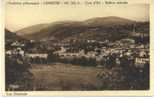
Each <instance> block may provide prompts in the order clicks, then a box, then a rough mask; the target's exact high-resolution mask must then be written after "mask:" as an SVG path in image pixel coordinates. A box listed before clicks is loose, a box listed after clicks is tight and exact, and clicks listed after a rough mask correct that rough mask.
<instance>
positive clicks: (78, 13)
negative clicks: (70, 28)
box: [5, 4, 149, 31]
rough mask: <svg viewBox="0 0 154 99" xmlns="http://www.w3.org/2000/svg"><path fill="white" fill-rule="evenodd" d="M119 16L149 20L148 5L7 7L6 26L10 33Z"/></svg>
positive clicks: (7, 5)
mask: <svg viewBox="0 0 154 99" xmlns="http://www.w3.org/2000/svg"><path fill="white" fill-rule="evenodd" d="M106 16H118V17H123V18H128V19H132V20H136V21H147V20H149V5H148V4H127V5H101V6H85V5H84V6H59V5H58V6H57V5H54V6H53V5H46V6H33V5H26V6H21V5H10V4H6V6H5V26H6V28H7V29H9V30H10V31H17V30H20V29H22V28H25V27H28V26H31V25H35V24H44V23H52V22H55V21H65V20H74V21H83V20H87V19H90V18H94V17H106Z"/></svg>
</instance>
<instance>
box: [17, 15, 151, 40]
mask: <svg viewBox="0 0 154 99" xmlns="http://www.w3.org/2000/svg"><path fill="white" fill-rule="evenodd" d="M134 24H136V26H140V27H139V29H138V31H141V32H142V30H145V31H144V32H148V29H149V27H148V22H147V23H143V22H136V21H133V20H129V19H125V18H120V17H115V16H110V17H97V18H92V19H88V20H85V21H63V22H54V23H50V24H39V25H34V26H31V27H27V28H24V29H21V30H19V31H17V34H18V35H20V36H22V37H23V38H26V39H33V40H42V39H43V40H50V39H55V40H59V41H67V40H70V39H77V40H80V39H95V40H104V39H109V40H117V39H121V38H123V37H128V36H129V33H130V32H132V31H133V26H134ZM142 24H144V25H143V26H142ZM144 28H145V29H144Z"/></svg>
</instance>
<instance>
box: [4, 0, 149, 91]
mask: <svg viewBox="0 0 154 99" xmlns="http://www.w3.org/2000/svg"><path fill="white" fill-rule="evenodd" d="M88 4H89V3H88ZM62 6H63V5H50V6H49V5H46V6H43V5H40V6H38V5H36V4H35V6H34V5H33V6H32V5H24V6H21V5H17V4H16V5H15V4H12V3H8V4H7V5H6V6H5V11H6V12H5V91H119V90H121V91H129V90H131V91H133V90H134V91H136V90H138V91H143V90H147V91H148V90H150V14H149V7H150V5H149V4H124V5H123V4H120V5H113V6H109V5H99V6H96V5H95V6H89V5H88V6H87V5H84V6H83V5H82V4H81V5H71V6H63V7H62Z"/></svg>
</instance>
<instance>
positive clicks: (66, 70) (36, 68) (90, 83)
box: [30, 63, 117, 91]
mask: <svg viewBox="0 0 154 99" xmlns="http://www.w3.org/2000/svg"><path fill="white" fill-rule="evenodd" d="M30 71H31V72H32V74H33V75H34V79H33V90H45V91H47V90H50V91H58V90H68V91H71V90H102V89H107V88H106V87H109V85H108V86H106V84H107V83H110V81H109V80H112V81H113V80H114V78H112V77H113V73H112V71H113V70H107V69H104V68H102V67H83V66H75V65H71V64H62V63H55V64H50V65H38V64H37V65H36V64H33V65H32V68H31V70H30ZM110 75H111V76H110ZM114 75H115V76H116V77H117V74H116V72H115V74H114Z"/></svg>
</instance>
